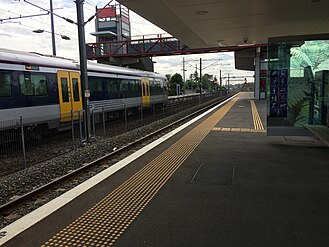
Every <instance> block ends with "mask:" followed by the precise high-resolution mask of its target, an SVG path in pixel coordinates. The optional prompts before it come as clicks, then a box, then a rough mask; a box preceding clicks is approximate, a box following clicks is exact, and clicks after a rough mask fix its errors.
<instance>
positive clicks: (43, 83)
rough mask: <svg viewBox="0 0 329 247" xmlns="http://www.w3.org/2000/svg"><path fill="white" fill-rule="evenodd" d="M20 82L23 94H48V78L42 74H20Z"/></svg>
mask: <svg viewBox="0 0 329 247" xmlns="http://www.w3.org/2000/svg"><path fill="white" fill-rule="evenodd" d="M19 84H20V88H21V94H22V95H30V96H40V95H47V94H48V88H47V79H46V76H45V75H41V74H20V75H19Z"/></svg>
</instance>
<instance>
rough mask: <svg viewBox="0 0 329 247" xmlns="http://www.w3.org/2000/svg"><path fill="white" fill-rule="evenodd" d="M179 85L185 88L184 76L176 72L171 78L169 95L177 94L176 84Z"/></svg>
mask: <svg viewBox="0 0 329 247" xmlns="http://www.w3.org/2000/svg"><path fill="white" fill-rule="evenodd" d="M177 84H178V85H179V86H180V88H181V89H183V78H182V76H181V74H178V73H176V74H174V75H173V76H171V77H170V80H169V95H176V87H177V86H176V85H177Z"/></svg>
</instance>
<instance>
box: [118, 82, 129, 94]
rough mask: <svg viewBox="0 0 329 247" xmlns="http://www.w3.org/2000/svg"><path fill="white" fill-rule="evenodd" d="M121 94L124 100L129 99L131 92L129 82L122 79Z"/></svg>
mask: <svg viewBox="0 0 329 247" xmlns="http://www.w3.org/2000/svg"><path fill="white" fill-rule="evenodd" d="M120 92H121V97H122V98H127V97H128V92H129V80H125V79H122V80H121V83H120Z"/></svg>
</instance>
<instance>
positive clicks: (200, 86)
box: [199, 57, 202, 104]
mask: <svg viewBox="0 0 329 247" xmlns="http://www.w3.org/2000/svg"><path fill="white" fill-rule="evenodd" d="M201 82H202V58H201V57H200V83H199V88H200V99H199V102H200V104H201V99H202V85H201Z"/></svg>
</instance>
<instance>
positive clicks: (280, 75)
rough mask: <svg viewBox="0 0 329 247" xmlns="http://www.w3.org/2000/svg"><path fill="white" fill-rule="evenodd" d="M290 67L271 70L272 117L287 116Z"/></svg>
mask: <svg viewBox="0 0 329 247" xmlns="http://www.w3.org/2000/svg"><path fill="white" fill-rule="evenodd" d="M287 101H288V69H272V70H270V117H287V112H288V102H287Z"/></svg>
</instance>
